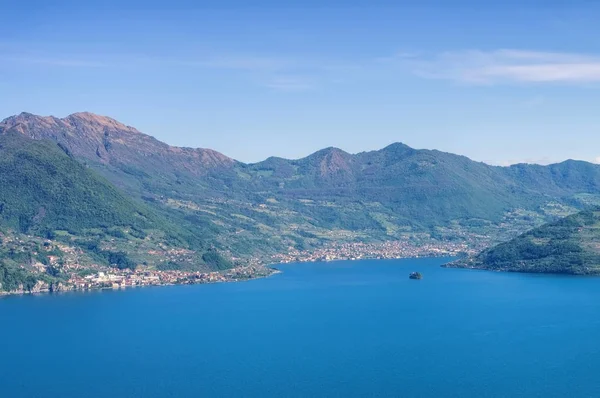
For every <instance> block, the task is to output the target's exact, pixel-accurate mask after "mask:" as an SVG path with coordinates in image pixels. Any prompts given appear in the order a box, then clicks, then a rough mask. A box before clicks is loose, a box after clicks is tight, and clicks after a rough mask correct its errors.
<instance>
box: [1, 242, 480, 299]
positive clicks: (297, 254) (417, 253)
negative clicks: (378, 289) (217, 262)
mask: <svg viewBox="0 0 600 398" xmlns="http://www.w3.org/2000/svg"><path fill="white" fill-rule="evenodd" d="M476 246H478V245H475V246H474V245H473V242H470V244H467V243H465V242H430V243H420V244H418V245H415V244H414V243H412V242H409V241H389V242H382V243H339V244H331V245H327V246H323V247H321V248H317V249H314V250H312V251H298V250H295V249H293V248H290V249H289V250H288V252H287V253H282V254H276V255H273V256H271V257H269V258H251V259H249V260H246V261H245V263H244V265H242V266H237V267H235V268H232V269H229V270H225V271H215V272H192V271H178V270H154V269H148V268H144V267H138V268H136V269H118V268H111V267H99V268H97V269H94V270H91V269H90V270H89V273H87V274H85V275H82V274H81V273H78V272H70V273H69V278H68V280H67V281H65V282H56V283H53V284H49V283H47V282H44V281H41V280H40V281H38V282H37V283H36V285H35V286H34V287H33V288H32V289H31V290H30V291H28V292H30V293H43V292H62V291H70V290H97V289H123V288H129V287H140V286H159V285H178V284H200V283H219V282H235V281H243V280H250V279H255V278H263V277H267V276H270V275H273V274H275V273H278V272H280V271H279V270H278V269H277V268H275V267H276V266H277V264H284V263H293V262H315V261H335V260H361V259H398V258H416V257H452V256H459V255H467V254H473V253H475V252H477V251H478V250H480V249H481V248H480V247H476ZM238 260H239V259H238ZM11 293H26V291H24V290H23V289H20V291H15V292H11ZM5 294H6V293H5Z"/></svg>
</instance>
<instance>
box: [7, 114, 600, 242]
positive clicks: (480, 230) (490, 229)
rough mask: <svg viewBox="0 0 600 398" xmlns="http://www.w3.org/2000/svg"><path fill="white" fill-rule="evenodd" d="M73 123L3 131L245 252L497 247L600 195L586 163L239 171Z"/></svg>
mask: <svg viewBox="0 0 600 398" xmlns="http://www.w3.org/2000/svg"><path fill="white" fill-rule="evenodd" d="M74 115H75V116H73V115H70V116H68V117H67V118H64V119H69V118H71V119H72V120H75V121H73V122H69V123H66V122H65V123H63V122H59V121H60V120H62V119H57V118H50V117H38V116H35V115H32V114H21V115H20V119H23V120H25V121H26V122H27V123H24V122H20V123H17V121H18V120H20V119H19V115H18V116H16V117H12V118H7V119H5V120H4V121H3V122H1V123H0V135H1V134H2V131H7V130H8V129H14V128H15V127H16V126H17V125H18V126H19V127H18V129H19V131H20V133H21V134H24V135H26V136H29V137H31V138H34V139H38V140H39V139H42V140H43V139H48V140H51V141H54V142H56V143H58V145H59V146H60V147H61V148H62V149H63V150H64V151H65V152H67V153H68V154H70V155H71V156H73V157H74V158H75V159H77V160H78V161H79V162H81V163H83V164H85V165H87V166H88V167H91V168H93V169H94V170H95V171H97V172H98V173H100V174H101V175H103V176H104V177H105V178H107V179H108V180H109V181H111V182H112V183H113V184H114V185H115V186H117V187H118V188H120V189H121V190H123V191H124V192H127V193H128V194H129V195H131V196H133V197H136V198H138V199H143V200H144V201H146V203H147V204H148V205H150V206H152V207H154V208H156V209H158V210H160V211H167V212H169V214H175V216H176V217H183V218H186V219H188V220H192V222H193V223H199V224H201V225H204V226H211V229H214V236H216V239H217V240H218V243H219V246H220V247H233V248H235V251H238V250H239V251H240V252H247V253H250V252H253V251H255V250H260V251H267V252H268V251H271V252H272V251H282V250H286V248H288V247H314V245H317V244H321V243H326V242H337V241H339V240H340V239H341V240H344V241H356V240H375V241H383V240H394V239H405V238H411V237H414V236H416V234H421V233H424V234H426V235H430V236H436V237H441V238H444V239H445V238H449V237H454V238H458V239H464V236H470V235H471V234H473V233H477V234H480V235H484V236H487V235H489V236H492V237H493V239H500V238H499V236H503V235H505V234H504V233H503V232H502V231H503V230H506V231H509V233H508V234H509V236H510V234H513V233H518V232H522V231H523V229H524V228H526V227H534V226H536V225H539V224H541V223H542V222H544V221H550V220H552V219H554V217H556V216H557V214H555V213H556V211H555V210H548V209H556V208H557V207H556V206H558V208H561V209H563V210H560V211H559V213H560V214H561V215H564V213H565V212H575V211H576V210H577V209H579V208H581V207H582V206H584V205H586V204H587V203H588V202H590V201H592V202H593V201H596V200H598V197H600V166H598V165H593V164H590V163H585V162H563V163H560V164H556V165H551V166H536V165H524V164H523V165H515V166H510V167H502V166H491V165H488V164H485V163H483V162H476V161H472V160H471V159H469V158H468V157H466V156H462V155H455V154H451V153H447V152H442V151H437V150H427V149H413V148H411V147H409V146H407V145H405V144H403V143H393V144H390V145H388V146H386V147H384V148H382V149H380V150H373V151H364V152H359V153H356V154H350V153H348V152H345V151H343V150H341V149H339V148H335V147H329V148H324V149H322V150H319V151H316V152H314V153H312V154H310V155H308V156H306V157H303V158H300V159H292V160H290V159H284V158H278V157H269V158H267V159H265V160H264V161H262V162H257V163H243V162H239V161H236V160H234V159H231V158H228V157H227V156H225V155H223V154H220V153H219V152H216V151H212V150H208V149H193V148H182V147H171V146H169V145H168V144H165V143H163V142H161V141H159V140H157V139H155V138H153V137H151V136H149V135H146V134H144V133H141V132H139V131H138V130H136V129H134V128H133V127H129V126H125V125H124V124H122V123H119V122H117V121H114V119H111V118H107V117H103V116H98V115H94V114H91V113H78V114H74ZM71 119H69V120H71ZM57 120H59V121H57ZM61 123H62V124H61ZM122 126H124V127H122ZM549 205H552V206H550V207H548V206H549ZM515 215H517V216H515ZM507 217H508V218H507ZM515 217H517V218H515ZM504 224H507V225H508V226H509V227H508V228H504V227H502V225H504ZM475 226H478V227H475ZM257 248H259V249H257Z"/></svg>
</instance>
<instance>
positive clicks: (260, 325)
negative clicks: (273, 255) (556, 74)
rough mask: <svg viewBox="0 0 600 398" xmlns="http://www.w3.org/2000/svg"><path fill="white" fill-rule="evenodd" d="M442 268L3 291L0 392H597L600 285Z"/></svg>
mask: <svg viewBox="0 0 600 398" xmlns="http://www.w3.org/2000/svg"><path fill="white" fill-rule="evenodd" d="M445 261H447V260H444V259H411V260H365V261H339V262H330V263H304V264H288V265H283V266H280V267H279V268H280V269H282V270H283V271H284V272H283V273H281V274H278V275H275V276H273V277H271V278H267V279H262V280H255V281H250V282H243V283H227V284H214V285H195V286H168V287H152V288H138V289H131V290H124V291H104V292H87V293H80V292H75V293H65V294H55V295H37V296H11V297H5V298H2V299H0V319H1V320H2V328H1V330H0V395H1V396H2V397H7V398H13V397H22V398H26V397H27V398H28V397H43V398H53V397H56V398H58V397H60V398H75V397H78V398H79V397H102V398H105V397H112V398H121V397H136V398H137V397H144V398H155V397H157V398H158V397H368V396H372V397H375V396H377V397H420V398H423V397H426V398H427V397H477V398H479V397H564V396H570V397H598V396H600V377H599V376H598V375H599V374H600V279H599V278H587V277H567V276H549V275H523V274H508V273H494V272H484V271H472V270H456V269H444V268H441V267H440V264H442V263H443V262H445ZM412 271H419V272H421V273H422V274H423V277H424V279H423V280H410V279H408V274H409V273H410V272H412Z"/></svg>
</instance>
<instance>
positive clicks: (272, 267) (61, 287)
mask: <svg viewBox="0 0 600 398" xmlns="http://www.w3.org/2000/svg"><path fill="white" fill-rule="evenodd" d="M444 257H456V254H452V253H424V254H422V255H400V256H376V255H373V256H366V257H344V256H340V257H339V258H338V257H336V258H326V259H324V258H314V257H309V256H307V257H306V258H304V259H301V258H300V259H295V260H294V261H277V262H272V263H271V262H269V264H267V265H265V264H260V265H251V266H246V267H239V268H233V269H231V270H229V271H227V272H229V273H231V272H235V271H240V270H243V271H247V270H248V269H251V270H252V271H254V273H249V274H247V276H246V277H237V278H236V277H232V275H231V274H229V275H228V274H227V272H225V273H223V274H220V275H221V279H215V280H206V279H186V280H182V281H181V282H179V283H178V282H164V283H162V282H158V283H148V284H140V285H119V286H115V285H111V286H108V285H98V286H86V287H79V286H76V285H71V286H69V285H68V284H69V282H66V283H63V282H59V283H58V286H57V288H56V290H54V289H53V288H50V287H48V288H43V289H40V290H20V291H10V292H6V291H0V299H1V298H3V297H8V296H23V295H35V294H53V293H65V292H91V291H103V290H111V291H114V290H127V289H129V288H143V287H151V286H153V287H157V286H179V285H202V284H215V283H237V282H247V281H251V280H254V279H263V278H269V277H272V276H274V275H277V274H281V273H283V271H281V270H280V269H278V268H277V266H279V265H286V264H302V263H321V262H322V263H330V262H337V261H364V260H409V259H418V258H444ZM257 267H258V268H257ZM265 270H268V272H267V273H262V272H258V271H265ZM163 272H166V273H168V271H163ZM215 273H218V272H213V273H208V275H210V274H215ZM197 274H198V273H190V275H197ZM71 283H74V282H71ZM106 283H108V281H107V282H106Z"/></svg>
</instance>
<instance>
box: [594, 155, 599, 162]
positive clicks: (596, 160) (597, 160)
mask: <svg viewBox="0 0 600 398" xmlns="http://www.w3.org/2000/svg"><path fill="white" fill-rule="evenodd" d="M594 163H598V164H600V156H598V157H597V158H596V159H594Z"/></svg>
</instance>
